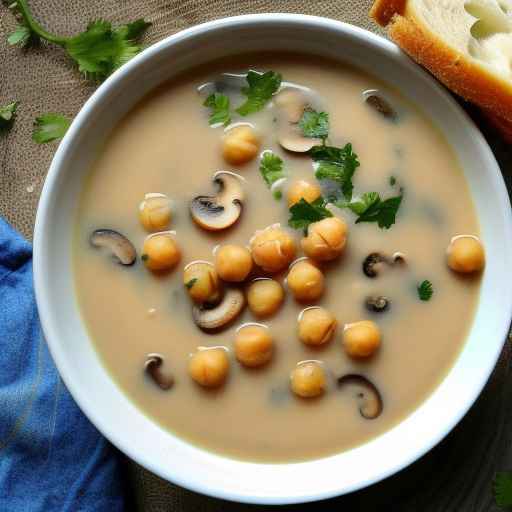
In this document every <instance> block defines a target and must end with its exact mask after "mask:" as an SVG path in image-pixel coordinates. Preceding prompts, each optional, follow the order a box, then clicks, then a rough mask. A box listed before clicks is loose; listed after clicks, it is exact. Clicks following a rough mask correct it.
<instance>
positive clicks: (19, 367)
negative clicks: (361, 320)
mask: <svg viewBox="0 0 512 512" xmlns="http://www.w3.org/2000/svg"><path fill="white" fill-rule="evenodd" d="M0 349H1V351H0V511H2V512H33V511H34V512H35V511H37V512H39V511H41V512H43V511H44V512H49V511H50V512H51V511H54V510H55V511H70V512H82V511H83V512H89V511H94V512H102V511H107V510H108V511H109V512H115V511H121V510H124V505H125V498H124V492H123V480H122V474H121V469H120V464H119V462H120V461H119V460H118V459H119V454H118V452H117V451H116V450H115V449H114V448H113V447H112V446H111V445H110V444H109V443H108V442H107V441H106V440H105V439H104V438H103V437H102V436H101V434H100V433H99V432H98V431H97V430H96V429H95V428H94V426H93V425H92V424H91V423H90V422H89V420H88V419H87V418H86V417H85V416H84V415H83V414H82V412H81V411H80V409H79V408H78V406H77V405H76V404H75V402H74V401H73V399H72V398H71V395H70V394H69V392H68V390H67V389H66V387H65V386H64V384H63V382H62V381H61V379H60V377H59V374H58V372H57V370H56V368H55V365H54V364H53V361H52V358H51V356H50V353H49V351H48V348H47V346H46V342H45V340H44V338H43V335H42V332H41V327H40V325H39V318H38V314H37V309H36V304H35V300H34V289H33V285H32V247H31V246H30V244H29V243H27V242H26V241H25V240H23V239H22V238H21V236H20V235H19V234H18V233H16V232H15V231H14V230H13V229H12V228H11V226H9V224H7V223H6V222H5V221H4V220H3V219H1V218H0Z"/></svg>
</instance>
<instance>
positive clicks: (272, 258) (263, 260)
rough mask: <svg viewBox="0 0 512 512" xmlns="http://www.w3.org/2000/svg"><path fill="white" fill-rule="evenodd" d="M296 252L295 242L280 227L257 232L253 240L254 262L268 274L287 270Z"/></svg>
mask: <svg viewBox="0 0 512 512" xmlns="http://www.w3.org/2000/svg"><path fill="white" fill-rule="evenodd" d="M295 251H296V246H295V241H294V240H293V238H292V237H291V236H290V235H289V234H288V233H287V232H286V231H284V230H283V229H281V228H280V227H275V226H271V227H268V228H266V229H264V230H262V231H257V232H256V234H255V235H254V236H253V238H252V239H251V252H252V257H253V259H254V262H255V263H256V265H259V266H260V267H262V268H263V270H266V271H267V272H279V271H280V270H283V269H285V268H286V267H287V266H288V265H289V264H290V263H291V262H292V261H293V259H294V258H295Z"/></svg>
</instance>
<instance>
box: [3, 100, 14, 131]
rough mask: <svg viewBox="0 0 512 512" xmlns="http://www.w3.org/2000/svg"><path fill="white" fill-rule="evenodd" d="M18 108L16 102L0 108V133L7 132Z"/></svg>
mask: <svg viewBox="0 0 512 512" xmlns="http://www.w3.org/2000/svg"><path fill="white" fill-rule="evenodd" d="M17 108H18V102H17V101H13V102H12V103H9V104H7V105H5V106H3V107H2V106H0V132H1V131H3V130H8V129H9V128H10V127H11V125H12V123H13V121H14V117H15V116H16V109H17Z"/></svg>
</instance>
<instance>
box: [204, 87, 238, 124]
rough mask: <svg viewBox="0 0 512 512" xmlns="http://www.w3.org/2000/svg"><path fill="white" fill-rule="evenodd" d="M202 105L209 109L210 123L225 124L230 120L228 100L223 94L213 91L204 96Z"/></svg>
mask: <svg viewBox="0 0 512 512" xmlns="http://www.w3.org/2000/svg"><path fill="white" fill-rule="evenodd" d="M203 105H204V106H205V107H208V108H210V109H211V113H210V119H209V123H210V124H223V125H224V126H227V125H228V124H229V123H230V122H231V114H230V112H229V108H230V101H229V98H228V97H227V96H226V95H225V94H221V93H218V92H214V93H212V94H210V95H209V96H208V98H206V100H205V101H204V103H203Z"/></svg>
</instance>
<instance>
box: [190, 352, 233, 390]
mask: <svg viewBox="0 0 512 512" xmlns="http://www.w3.org/2000/svg"><path fill="white" fill-rule="evenodd" d="M188 372H189V373H190V376H191V377H192V378H193V379H194V380H195V381H196V382H197V383H198V384H200V385H201V386H204V387H207V388H216V387H218V386H220V385H221V384H223V383H224V381H225V380H226V377H227V376H228V373H229V359H228V355H227V352H226V350H224V349H223V348H206V349H200V350H198V351H197V352H196V353H195V354H194V355H193V356H192V357H191V358H190V362H189V365H188Z"/></svg>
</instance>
